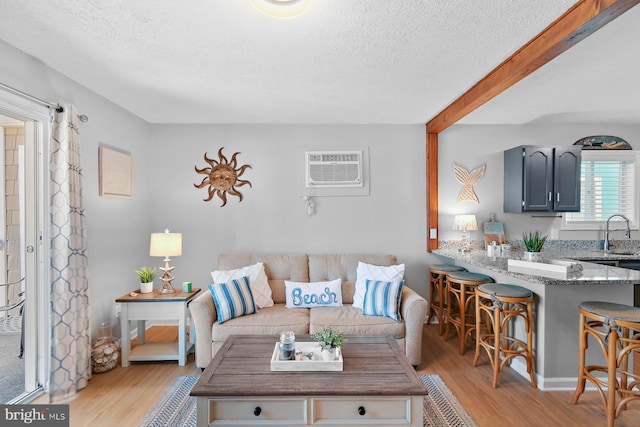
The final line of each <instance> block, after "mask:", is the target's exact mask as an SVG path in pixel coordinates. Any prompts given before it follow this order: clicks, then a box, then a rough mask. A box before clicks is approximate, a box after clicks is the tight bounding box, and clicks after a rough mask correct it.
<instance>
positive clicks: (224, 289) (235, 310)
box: [209, 276, 257, 323]
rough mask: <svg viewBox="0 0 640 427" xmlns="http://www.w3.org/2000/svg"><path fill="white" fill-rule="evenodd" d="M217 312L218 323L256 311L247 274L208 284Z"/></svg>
mask: <svg viewBox="0 0 640 427" xmlns="http://www.w3.org/2000/svg"><path fill="white" fill-rule="evenodd" d="M209 290H210V291H211V295H213V302H214V304H215V305H216V311H217V312H218V323H222V322H224V321H227V320H229V319H233V318H236V317H240V316H245V315H247V314H253V313H255V312H256V311H257V309H256V304H255V302H254V300H253V293H252V292H251V286H250V285H249V278H248V277H247V276H243V277H240V278H238V279H231V280H229V281H228V282H225V283H214V284H213V285H209Z"/></svg>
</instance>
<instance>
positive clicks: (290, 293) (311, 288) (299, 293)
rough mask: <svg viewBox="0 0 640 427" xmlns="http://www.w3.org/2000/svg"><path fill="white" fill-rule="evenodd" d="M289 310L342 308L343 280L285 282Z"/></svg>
mask: <svg viewBox="0 0 640 427" xmlns="http://www.w3.org/2000/svg"><path fill="white" fill-rule="evenodd" d="M284 287H285V292H286V296H287V304H286V306H287V307H289V308H312V307H340V306H341V305H342V279H336V280H331V281H328V282H311V283H305V282H290V281H288V280H285V281H284Z"/></svg>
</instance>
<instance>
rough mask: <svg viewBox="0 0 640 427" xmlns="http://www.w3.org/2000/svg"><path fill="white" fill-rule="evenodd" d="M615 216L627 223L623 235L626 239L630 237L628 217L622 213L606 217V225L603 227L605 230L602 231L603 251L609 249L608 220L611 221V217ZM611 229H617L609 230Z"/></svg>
mask: <svg viewBox="0 0 640 427" xmlns="http://www.w3.org/2000/svg"><path fill="white" fill-rule="evenodd" d="M617 216H619V217H620V218H622V219H624V220H625V221H626V223H627V229H626V230H625V232H624V237H626V238H627V239H630V238H631V229H630V228H629V219H628V218H627V217H626V216H624V215H622V214H615V215H611V216H610V217H609V219H607V227H606V228H605V231H604V250H605V251H608V250H609V221H611V218H615V217H617ZM611 231H618V230H611Z"/></svg>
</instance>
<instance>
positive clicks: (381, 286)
mask: <svg viewBox="0 0 640 427" xmlns="http://www.w3.org/2000/svg"><path fill="white" fill-rule="evenodd" d="M403 284H404V280H400V281H397V282H384V281H381V280H367V290H366V292H365V294H364V302H363V304H362V314H366V315H368V316H385V317H390V318H392V319H393V320H395V321H396V322H401V321H402V318H401V317H400V298H401V297H402V285H403Z"/></svg>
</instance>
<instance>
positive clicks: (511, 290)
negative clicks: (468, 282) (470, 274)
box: [478, 283, 533, 298]
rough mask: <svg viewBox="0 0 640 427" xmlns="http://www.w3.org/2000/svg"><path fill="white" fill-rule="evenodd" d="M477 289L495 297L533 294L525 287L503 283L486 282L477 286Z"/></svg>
mask: <svg viewBox="0 0 640 427" xmlns="http://www.w3.org/2000/svg"><path fill="white" fill-rule="evenodd" d="M478 290H479V291H482V292H484V293H486V294H489V295H493V296H495V297H506V298H529V297H531V296H533V292H531V291H530V290H529V289H527V288H523V287H522V286H518V285H507V284H505V283H486V284H484V285H480V286H478Z"/></svg>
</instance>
